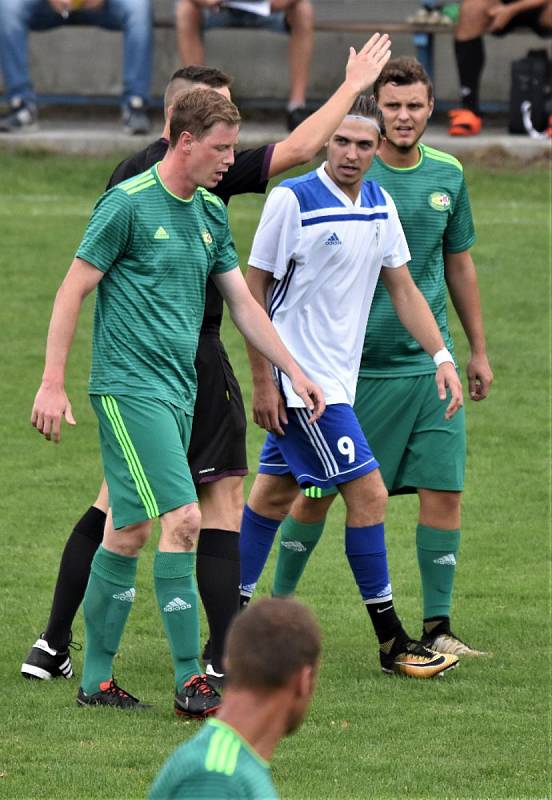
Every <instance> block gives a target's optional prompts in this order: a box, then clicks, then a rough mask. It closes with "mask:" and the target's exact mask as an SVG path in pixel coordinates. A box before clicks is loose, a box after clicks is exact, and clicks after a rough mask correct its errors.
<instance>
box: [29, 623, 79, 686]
mask: <svg viewBox="0 0 552 800" xmlns="http://www.w3.org/2000/svg"><path fill="white" fill-rule="evenodd" d="M69 644H71V642H70V643H69ZM78 647H80V645H78V646H77V649H78ZM21 674H22V675H23V677H24V678H28V679H29V680H35V681H49V680H52V678H67V679H69V678H72V677H73V666H72V664H71V656H70V655H69V646H67V648H66V649H65V650H54V648H53V647H50V645H49V644H48V642H47V641H46V639H45V638H44V634H43V633H41V634H40V638H38V639H37V640H36V642H35V643H34V644H33V646H32V647H31V650H30V652H29V655H28V656H27V658H26V659H25V661H24V662H23V663H22V664H21Z"/></svg>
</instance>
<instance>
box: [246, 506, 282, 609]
mask: <svg viewBox="0 0 552 800" xmlns="http://www.w3.org/2000/svg"><path fill="white" fill-rule="evenodd" d="M279 527H280V521H279V520H277V519H269V518H268V517H262V516H261V515H260V514H256V513H255V512H254V511H251V509H250V508H249V506H248V505H246V506H245V507H244V509H243V516H242V523H241V530H240V561H241V579H240V592H241V594H242V595H246V596H249V597H250V596H251V595H252V594H253V592H254V591H255V586H256V585H257V581H258V580H259V577H260V575H261V572H262V571H263V569H264V565H265V564H266V560H267V558H268V554H269V553H270V548H271V547H272V544H273V542H274V537H275V536H276V531H277V530H278V528H279Z"/></svg>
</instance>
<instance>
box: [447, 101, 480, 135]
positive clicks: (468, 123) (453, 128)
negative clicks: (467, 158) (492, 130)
mask: <svg viewBox="0 0 552 800" xmlns="http://www.w3.org/2000/svg"><path fill="white" fill-rule="evenodd" d="M448 115H449V118H450V125H449V129H448V132H449V136H477V134H478V133H479V131H480V130H481V128H482V126H483V120H482V119H481V117H480V116H478V115H477V114H476V113H475V112H474V111H470V109H469V108H453V109H452V111H449V114H448Z"/></svg>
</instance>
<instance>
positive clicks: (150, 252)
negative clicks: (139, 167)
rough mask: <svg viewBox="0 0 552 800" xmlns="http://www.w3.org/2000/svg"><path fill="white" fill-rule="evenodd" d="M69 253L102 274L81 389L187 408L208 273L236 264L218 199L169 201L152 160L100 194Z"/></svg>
mask: <svg viewBox="0 0 552 800" xmlns="http://www.w3.org/2000/svg"><path fill="white" fill-rule="evenodd" d="M77 257H78V258H82V259H84V260H85V261H88V262H89V263H90V264H93V265H94V266H95V267H97V269H99V270H101V271H102V272H104V273H105V275H104V277H103V278H102V280H101V281H100V283H99V284H98V290H97V296H96V310H95V317H94V334H93V353H92V371H91V374H90V382H89V392H90V394H112V395H124V394H131V395H133V396H135V397H155V398H158V399H160V400H164V401H166V402H169V403H172V404H174V405H175V406H177V407H180V408H182V409H184V411H186V412H187V413H189V414H193V410H194V402H195V395H196V383H197V381H196V374H195V369H194V359H195V354H196V349H197V341H198V336H199V330H200V327H201V321H202V319H203V310H204V306H205V285H206V282H207V278H208V277H209V275H210V274H216V273H222V272H227V271H229V270H231V269H234V268H235V267H236V266H237V264H238V256H237V253H236V250H235V247H234V243H233V241H232V236H231V233H230V229H229V227H228V219H227V213H226V208H225V206H224V203H223V202H222V201H221V200H219V198H218V197H215V195H213V194H211V193H210V192H208V191H207V190H206V189H202V188H199V189H198V190H197V191H196V192H195V193H194V195H193V197H192V198H190V199H188V200H183V199H182V198H180V197H177V196H176V195H174V194H172V193H171V192H170V191H169V190H168V189H167V188H166V186H165V185H164V184H163V182H162V180H161V178H160V177H159V173H158V171H157V166H154V167H152V168H151V169H149V170H147V171H146V172H143V173H142V174H141V175H137V176H136V177H134V178H130V179H129V180H127V181H124V182H123V183H120V184H119V185H118V186H115V187H114V188H113V189H110V190H109V191H108V192H106V193H105V194H104V195H102V197H100V199H99V200H98V202H97V203H96V206H95V208H94V211H93V213H92V216H91V218H90V221H89V223H88V227H87V229H86V231H85V234H84V238H83V240H82V242H81V244H80V246H79V248H78V250H77Z"/></svg>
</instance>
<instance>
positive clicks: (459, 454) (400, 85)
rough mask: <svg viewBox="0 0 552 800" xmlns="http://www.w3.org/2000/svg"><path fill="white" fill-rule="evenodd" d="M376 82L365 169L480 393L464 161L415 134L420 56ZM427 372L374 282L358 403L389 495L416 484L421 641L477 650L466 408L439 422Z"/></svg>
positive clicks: (281, 578)
mask: <svg viewBox="0 0 552 800" xmlns="http://www.w3.org/2000/svg"><path fill="white" fill-rule="evenodd" d="M374 92H375V94H376V99H377V101H378V104H379V106H380V108H381V110H382V112H383V115H384V120H385V127H386V138H385V140H384V142H383V144H382V146H381V148H380V150H379V155H378V156H377V157H376V158H375V159H374V161H373V163H372V166H371V168H370V170H369V172H368V177H369V178H371V179H373V180H375V181H377V183H379V184H380V185H381V186H382V187H383V188H384V189H386V190H387V191H388V192H389V194H390V195H391V196H392V197H393V199H394V201H395V204H396V206H397V211H398V213H399V218H400V220H401V223H402V225H403V229H404V231H405V234H406V239H407V241H408V245H409V249H410V252H411V255H412V260H411V262H410V264H409V269H410V271H411V273H412V276H413V278H414V280H415V282H416V284H417V286H418V287H419V289H420V290H421V291H422V293H423V294H424V295H425V297H426V299H427V301H428V303H429V305H430V308H431V310H432V312H433V314H434V316H435V318H436V320H437V323H438V325H439V328H440V331H441V334H442V336H443V339H444V341H445V343H446V346H447V348H448V349H449V350H451V351H452V341H451V337H450V332H449V329H448V322H447V289H448V293H449V294H450V297H451V299H452V302H453V304H454V306H455V308H456V311H457V313H458V316H459V318H460V321H461V323H462V326H463V328H464V331H465V333H466V337H467V339H468V342H469V345H470V349H471V356H470V360H469V363H468V367H467V377H468V384H469V395H470V398H471V399H472V400H475V401H478V400H483V399H484V398H485V397H486V396H487V393H488V391H489V387H490V385H491V382H492V379H493V374H492V371H491V368H490V366H489V362H488V359H487V354H486V347H485V336H484V331H483V322H482V315H481V306H480V298H479V289H478V282H477V275H476V271H475V267H474V264H473V261H472V258H471V255H470V252H469V248H470V247H471V246H472V245H473V243H474V241H475V234H474V228H473V222H472V216H471V211H470V204H469V199H468V193H467V189H466V184H465V181H464V175H463V171H462V166H461V164H460V163H459V162H458V161H457V160H456V159H455V158H453V157H452V156H450V155H448V154H446V153H443V152H440V151H438V150H434V149H433V148H431V147H427V146H425V145H423V144H422V143H421V142H420V141H419V140H420V138H421V136H422V134H423V133H424V130H425V128H426V125H427V122H428V120H429V118H430V116H431V113H432V111H433V92H432V86H431V82H430V80H429V77H428V76H427V74H426V73H425V71H424V70H423V68H422V67H421V65H420V64H419V63H418V62H417V61H416V60H415V59H412V58H399V59H394V60H392V61H390V62H389V63H388V64H387V66H386V67H385V68H384V70H383V71H382V73H381V75H380V77H379V78H378V80H377V81H376V83H375V85H374ZM434 372H435V367H434V365H433V363H432V361H431V359H430V358H429V357H428V356H427V355H426V354H425V353H424V352H423V350H422V349H421V348H420V347H419V345H418V344H417V342H416V341H415V340H414V339H413V338H412V337H411V336H410V335H409V334H408V332H407V331H406V330H405V328H404V327H403V326H402V324H401V322H400V320H399V319H398V317H397V315H396V313H395V311H394V309H393V306H392V303H391V301H390V298H389V294H388V292H387V291H386V289H385V287H384V286H383V285H382V283H381V282H380V284H379V285H378V287H377V289H376V293H375V296H374V301H373V304H372V308H371V311H370V319H369V322H368V328H367V332H366V338H365V343H364V350H363V357H362V362H361V367H360V372H359V381H358V385H357V393H356V399H355V411H356V413H357V416H358V418H359V421H360V423H361V425H362V428H363V430H364V432H365V434H366V437H367V439H368V441H369V443H370V446H371V448H372V450H373V452H374V454H375V456H376V458H377V459H378V461H379V462H380V465H381V472H382V476H383V478H384V481H385V484H386V486H387V489H388V491H389V493H390V494H397V493H405V492H417V493H418V497H419V505H420V511H419V519H418V525H417V529H416V546H417V553H418V563H419V567H420V574H421V580H422V590H423V602H424V610H423V634H422V641H423V642H424V644H425V645H426V646H428V647H431V648H433V649H436V650H439V651H441V652H448V653H454V654H456V655H476V654H478V652H479V651H477V650H474V649H473V648H471V647H469V646H468V645H466V644H465V642H462V641H461V640H460V639H459V638H458V637H457V636H455V635H454V634H453V633H452V632H451V629H450V610H451V602H452V589H453V579H454V573H455V567H456V560H457V557H458V549H459V543H460V499H461V493H462V490H463V487H464V463H465V422H464V413H463V409H462V410H461V411H460V412H459V413H458V414H456V415H455V416H454V417H453V418H452V419H449V420H445V417H444V413H443V408H442V404H441V403H440V402H439V401H437V402H434V397H433V375H434ZM308 491H309V493H310V494H311V495H312V496H313V497H316V498H318V499H316V500H313V499H312V497H311V498H308V497H302V498H299V499H298V501H297V502H296V504H295V506H294V508H293V509H292V513H291V516H290V517H288V518H287V520H286V521H285V523H284V525H283V528H282V537H281V543H280V550H279V556H278V565H277V569H276V577H275V584H274V593H275V594H277V595H288V594H290V593H291V592H293V591H294V589H295V587H296V585H297V581H298V580H299V577H300V575H301V573H302V570H303V569H304V566H305V564H306V561H307V559H308V557H309V555H310V553H311V552H312V549H313V548H314V546H315V545H316V542H317V541H318V539H319V537H320V535H321V533H322V529H323V525H324V518H325V514H326V512H327V509H328V507H329V505H330V504H331V502H332V500H333V497H331V496H326V497H322V496H321V495H323V494H324V492H321V491H320V490H317V489H315V488H314V487H313V488H312V489H311V490H308ZM297 543H299V544H297Z"/></svg>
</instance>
